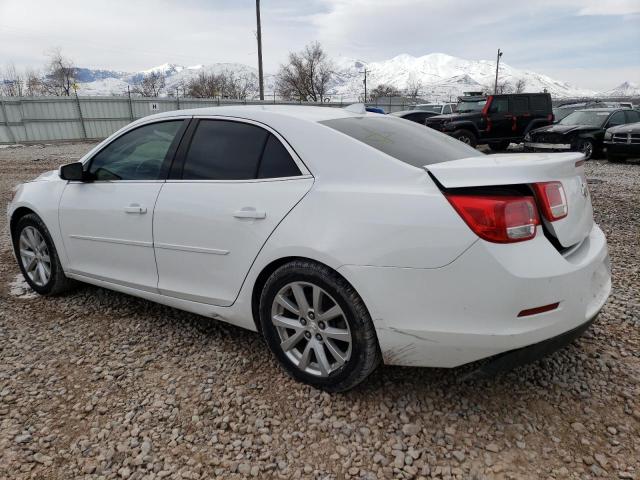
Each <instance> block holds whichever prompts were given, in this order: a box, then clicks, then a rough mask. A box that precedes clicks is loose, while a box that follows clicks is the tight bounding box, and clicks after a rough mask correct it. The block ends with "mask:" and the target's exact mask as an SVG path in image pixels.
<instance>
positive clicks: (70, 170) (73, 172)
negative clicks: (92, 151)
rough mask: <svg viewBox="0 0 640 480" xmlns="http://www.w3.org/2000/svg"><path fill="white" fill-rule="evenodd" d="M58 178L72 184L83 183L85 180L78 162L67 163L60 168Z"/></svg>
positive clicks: (82, 168)
mask: <svg viewBox="0 0 640 480" xmlns="http://www.w3.org/2000/svg"><path fill="white" fill-rule="evenodd" d="M60 178H61V179H63V180H70V181H74V182H84V181H86V179H87V176H86V174H85V173H84V166H83V165H82V163H80V162H74V163H68V164H67V165H63V166H61V167H60Z"/></svg>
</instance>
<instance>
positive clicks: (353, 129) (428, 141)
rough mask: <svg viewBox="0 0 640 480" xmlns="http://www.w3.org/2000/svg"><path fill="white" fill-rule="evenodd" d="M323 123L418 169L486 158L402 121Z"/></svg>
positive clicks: (372, 119)
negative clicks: (449, 162)
mask: <svg viewBox="0 0 640 480" xmlns="http://www.w3.org/2000/svg"><path fill="white" fill-rule="evenodd" d="M320 123H322V124H323V125H326V126H328V127H331V128H333V129H335V130H338V131H339V132H342V133H344V134H346V135H349V136H350V137H352V138H355V139H356V140H358V141H360V142H362V143H365V144H367V145H369V146H370V147H373V148H375V149H377V150H380V151H381V152H384V153H386V154H387V155H391V156H392V157H394V158H397V159H398V160H401V161H403V162H404V163H408V164H409V165H413V166H414V167H418V168H420V167H423V166H424V165H432V164H434V163H440V162H448V161H450V160H459V159H460V158H468V157H475V156H480V155H484V154H483V153H480V152H479V151H478V150H476V149H475V148H471V147H470V146H468V145H466V144H464V143H462V142H460V141H458V140H456V139H454V138H451V137H449V136H448V135H445V134H443V133H440V132H436V131H435V130H432V129H431V128H429V127H425V126H424V125H420V124H418V123H415V122H412V121H409V120H403V119H400V118H393V117H350V118H338V119H333V120H325V121H323V122H320Z"/></svg>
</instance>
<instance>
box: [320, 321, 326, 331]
mask: <svg viewBox="0 0 640 480" xmlns="http://www.w3.org/2000/svg"><path fill="white" fill-rule="evenodd" d="M324 327H326V325H325V324H324V322H318V328H319V329H320V330H324Z"/></svg>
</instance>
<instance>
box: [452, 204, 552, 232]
mask: <svg viewBox="0 0 640 480" xmlns="http://www.w3.org/2000/svg"><path fill="white" fill-rule="evenodd" d="M446 197H447V200H449V202H450V203H451V205H452V206H453V208H455V210H456V211H457V212H458V214H459V215H460V216H461V217H462V219H463V220H464V221H465V223H466V224H467V225H469V228H471V230H473V231H474V232H475V233H476V235H478V236H479V237H480V238H483V239H484V240H487V241H489V242H494V243H514V242H522V241H524V240H530V239H532V238H533V237H535V236H536V226H537V225H540V219H539V217H538V211H537V209H536V204H535V201H534V199H533V197H516V196H498V195H495V196H493V195H491V196H489V195H446Z"/></svg>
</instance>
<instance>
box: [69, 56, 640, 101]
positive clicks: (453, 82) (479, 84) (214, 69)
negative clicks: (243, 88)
mask: <svg viewBox="0 0 640 480" xmlns="http://www.w3.org/2000/svg"><path fill="white" fill-rule="evenodd" d="M333 64H334V72H335V75H334V80H333V82H332V85H331V87H330V89H329V92H330V94H331V95H332V96H335V97H341V98H342V99H343V100H345V101H351V100H355V99H357V98H358V97H359V96H361V95H362V93H363V83H362V81H363V71H364V70H365V68H366V70H367V87H368V89H369V91H371V89H373V88H375V87H376V86H377V85H379V84H383V83H384V84H388V85H391V86H393V87H396V88H397V89H399V90H401V91H403V90H405V89H407V88H408V87H410V86H415V85H417V84H419V85H420V89H419V91H420V96H421V97H423V98H425V99H429V100H447V99H448V98H449V97H451V98H452V99H455V97H457V96H458V95H462V94H463V92H468V91H479V90H482V89H483V87H485V86H490V85H493V82H494V78H495V61H488V60H465V59H462V58H457V57H453V56H450V55H446V54H444V53H432V54H429V55H424V56H421V57H414V56H411V55H407V54H402V55H398V56H396V57H393V58H391V59H389V60H384V61H380V62H363V61H361V60H356V59H350V58H345V57H338V58H335V59H334V60H333ZM81 70H82V75H81V76H80V77H79V78H78V80H79V81H80V90H79V93H80V94H85V95H112V94H123V93H124V92H126V90H127V86H128V85H134V84H135V83H137V82H139V81H140V80H141V79H142V78H143V77H144V76H145V75H148V74H150V73H153V72H157V73H162V74H163V75H165V78H166V91H167V92H168V91H174V90H175V88H176V87H179V86H184V85H186V84H187V83H188V82H189V80H191V79H192V78H195V77H197V75H198V74H199V73H200V72H207V73H220V72H222V71H229V72H234V73H235V74H236V75H251V76H254V75H255V76H256V78H257V69H256V68H254V67H252V66H249V65H245V64H241V63H214V64H210V65H194V66H187V67H185V66H181V65H176V64H171V63H165V64H163V65H159V66H156V67H153V68H150V69H147V70H142V71H140V72H129V73H127V72H117V71H111V70H101V69H96V70H91V69H81ZM499 81H500V82H509V84H511V85H512V86H515V85H516V84H517V83H518V81H521V82H524V91H527V92H541V91H544V90H546V91H548V92H549V93H551V95H552V96H554V97H557V98H563V97H591V96H596V95H598V94H597V93H596V92H594V91H592V90H588V89H584V88H578V87H574V86H572V85H570V84H568V83H566V82H563V81H559V80H555V79H553V78H550V77H548V76H546V75H542V74H539V73H536V72H531V71H526V70H520V69H516V68H514V67H511V66H510V65H508V64H506V63H503V62H501V63H500V80H499ZM273 85H274V75H273V74H269V73H267V74H265V91H266V92H272V91H273V89H274V87H273ZM623 92H624V93H623ZM638 94H640V92H638V86H637V85H636V84H632V83H630V82H625V83H623V84H622V85H620V86H618V87H616V88H615V89H613V90H611V91H609V92H602V93H600V95H607V96H612V95H625V96H626V95H638Z"/></svg>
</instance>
